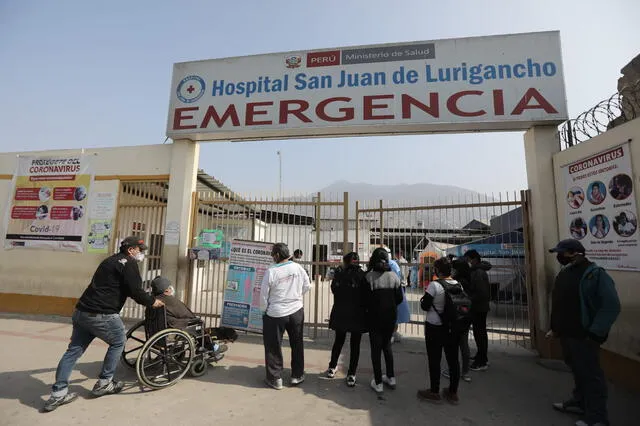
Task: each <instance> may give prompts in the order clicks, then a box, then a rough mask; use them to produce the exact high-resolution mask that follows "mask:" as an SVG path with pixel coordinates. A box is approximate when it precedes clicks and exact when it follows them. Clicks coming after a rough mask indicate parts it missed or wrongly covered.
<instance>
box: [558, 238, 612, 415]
mask: <svg viewBox="0 0 640 426" xmlns="http://www.w3.org/2000/svg"><path fill="white" fill-rule="evenodd" d="M549 252H551V253H556V258H557V260H558V263H560V264H561V265H562V266H563V269H562V270H561V271H560V272H559V273H558V275H557V276H556V279H555V283H554V286H553V291H552V296H551V299H552V303H551V327H550V330H549V332H548V333H547V338H552V337H558V338H560V343H561V345H562V351H563V354H564V360H565V363H566V364H567V365H568V366H569V367H570V368H571V372H572V373H573V380H574V385H575V387H574V389H573V395H572V397H571V398H569V399H568V400H566V401H564V402H558V403H555V404H553V408H555V409H556V410H558V411H562V412H566V413H573V414H580V415H582V416H583V419H581V420H579V421H578V422H576V426H605V425H608V424H609V418H608V413H607V382H606V379H605V377H604V373H603V371H602V368H601V367H600V358H599V356H600V346H601V345H602V344H603V343H604V342H605V341H606V340H607V338H608V336H609V332H610V330H611V327H612V326H613V324H614V322H615V321H616V319H617V317H618V315H619V314H620V300H619V298H618V293H617V291H616V287H615V283H614V281H613V280H612V279H611V276H609V274H608V273H607V271H606V270H605V269H604V268H602V267H600V266H598V265H596V264H595V263H593V262H591V261H590V260H589V259H587V258H586V256H585V249H584V246H583V245H582V244H581V243H580V241H577V240H573V239H567V240H562V241H560V242H559V243H558V244H557V245H556V246H555V247H554V248H552V249H551V250H549Z"/></svg>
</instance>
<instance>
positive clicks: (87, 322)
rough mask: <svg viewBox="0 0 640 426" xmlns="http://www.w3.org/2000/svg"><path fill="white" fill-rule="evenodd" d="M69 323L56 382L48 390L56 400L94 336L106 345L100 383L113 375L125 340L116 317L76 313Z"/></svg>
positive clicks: (65, 392) (122, 327)
mask: <svg viewBox="0 0 640 426" xmlns="http://www.w3.org/2000/svg"><path fill="white" fill-rule="evenodd" d="M72 321H73V332H72V334H71V342H70V343H69V347H68V348H67V351H66V352H65V353H64V355H63V356H62V359H61V360H60V362H59V363H58V368H57V370H56V382H55V384H54V385H53V387H52V388H51V389H52V392H51V394H52V395H53V396H56V397H59V396H64V395H66V394H67V391H68V389H67V388H68V387H69V377H70V376H71V372H72V371H73V368H74V367H75V365H76V362H78V359H80V357H81V356H82V354H84V351H85V350H86V349H87V347H89V344H91V342H92V341H93V339H94V338H96V337H97V338H98V339H100V340H103V341H104V342H105V343H107V344H108V345H109V349H108V350H107V354H106V355H105V357H104V362H103V363H102V371H101V372H100V376H99V378H100V380H101V381H102V382H107V383H108V382H109V381H110V380H111V379H112V378H113V375H114V374H115V372H116V368H117V366H118V361H119V360H120V356H121V355H122V351H123V350H124V345H125V342H126V339H127V338H126V333H125V330H124V323H123V322H122V319H121V318H120V315H119V314H90V313H87V312H81V311H78V310H76V311H75V312H74V313H73V317H72Z"/></svg>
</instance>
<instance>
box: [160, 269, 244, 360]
mask: <svg viewBox="0 0 640 426" xmlns="http://www.w3.org/2000/svg"><path fill="white" fill-rule="evenodd" d="M151 291H152V293H153V295H154V296H155V297H156V298H157V299H158V300H161V301H162V302H163V303H164V309H165V312H166V320H167V326H168V327H169V328H177V329H180V330H185V331H189V332H191V329H193V328H194V327H197V326H200V327H201V326H202V325H203V321H202V319H200V318H198V317H197V316H196V315H195V314H194V313H193V312H192V311H191V309H189V308H188V307H187V305H185V304H184V303H182V301H180V300H179V299H178V298H177V297H175V290H174V288H173V286H172V285H171V282H170V281H169V280H168V279H167V278H165V277H163V276H157V277H156V278H154V279H153V281H151ZM192 334H195V333H192ZM237 338H238V335H237V333H236V332H235V330H233V329H229V328H226V327H220V328H207V329H205V330H204V345H205V347H206V348H207V349H209V350H211V351H212V358H213V361H216V362H217V361H220V360H221V359H222V358H223V357H224V355H223V353H224V352H226V351H227V349H228V346H227V345H225V344H223V343H217V342H215V341H214V339H215V340H224V341H227V342H229V341H230V342H233V341H235V340H236V339H237Z"/></svg>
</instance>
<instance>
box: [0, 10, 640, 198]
mask: <svg viewBox="0 0 640 426" xmlns="http://www.w3.org/2000/svg"><path fill="white" fill-rule="evenodd" d="M639 15H640V3H638V1H637V0H610V1H602V0H582V1H577V0H570V1H557V0H536V1H532V2H521V1H514V0H485V1H481V0H457V1H450V2H444V1H442V2H434V1H425V0H422V1H408V0H403V1H401V2H400V1H398V2H390V1H379V0H365V1H355V0H350V1H345V0H323V1H295V0H291V1H275V0H271V1H268V2H267V1H259V0H253V1H249V0H247V1H242V2H241V1H238V2H217V1H188V0H181V1H180V2H174V1H159V0H155V1H148V0H138V1H126V2H125V1H120V0H111V1H109V2H97V1H86V0H67V1H56V2H53V1H45V0H41V1H32V0H0V77H1V78H0V95H1V96H0V129H2V132H3V135H2V138H0V151H2V152H14V151H34V150H47V149H79V148H96V147H115V146H131V145H148V144H160V143H163V142H165V138H166V137H165V131H166V120H167V111H168V101H169V93H170V89H171V88H170V86H171V71H172V65H173V63H175V62H184V61H192V60H202V59H215V58H225V57H232V56H244V55H254V54H262V53H273V52H286V51H292V50H312V49H322V48H330V47H341V46H353V45H366V44H376V43H392V42H410V41H418V40H437V39H442V38H458V37H471V36H482V35H493V34H507V33H521V32H529V31H547V30H560V32H561V39H562V51H563V66H564V75H565V84H566V91H567V99H568V108H569V115H570V116H571V117H575V116H577V115H578V114H580V113H581V112H583V111H584V110H587V109H589V108H590V107H592V106H593V105H595V104H596V103H597V102H599V101H600V100H603V99H605V98H608V97H609V96H610V95H611V94H613V93H614V92H615V91H616V84H617V79H618V78H619V77H620V69H621V68H622V67H623V66H624V65H625V64H627V63H628V62H629V61H630V60H631V59H632V58H633V57H634V56H635V55H637V54H638V53H640V41H639V40H640V27H639V26H638V25H637V16H639ZM170 142H171V141H168V142H167V143H170ZM277 151H281V153H282V176H283V192H284V194H285V195H290V194H293V193H309V192H313V191H317V190H319V189H321V188H322V187H324V186H327V185H329V184H331V183H333V182H335V181H337V180H347V181H351V182H368V183H373V184H390V185H391V184H414V183H423V182H426V183H433V184H447V185H454V186H459V187H463V188H468V189H472V190H476V191H479V192H482V193H497V192H504V191H514V190H520V189H525V188H526V186H527V179H526V171H525V160H524V146H523V132H511V133H477V134H448V135H421V136H394V137H390V136H385V137H360V138H341V139H314V140H287V141H267V142H241V143H230V142H206V143H202V145H201V151H200V152H201V154H200V168H202V169H204V170H205V171H206V172H207V173H209V174H210V175H212V176H214V177H215V178H217V179H219V180H221V181H222V182H223V183H224V184H226V185H227V186H228V187H230V188H231V189H232V190H234V191H236V192H239V193H243V194H247V193H250V194H254V195H259V194H277V193H278V187H279V163H278V155H277ZM132 172H133V171H132Z"/></svg>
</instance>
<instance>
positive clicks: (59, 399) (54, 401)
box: [42, 392, 78, 413]
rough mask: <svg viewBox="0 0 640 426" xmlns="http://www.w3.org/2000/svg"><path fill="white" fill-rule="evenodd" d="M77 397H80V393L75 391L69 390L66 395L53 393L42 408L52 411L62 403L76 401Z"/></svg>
mask: <svg viewBox="0 0 640 426" xmlns="http://www.w3.org/2000/svg"><path fill="white" fill-rule="evenodd" d="M76 398H78V394H77V393H75V392H68V393H67V394H66V395H64V396H53V395H52V396H51V397H50V398H49V399H48V400H47V402H45V403H44V407H43V408H42V409H43V410H44V411H46V412H47V413H48V412H50V411H53V410H55V409H56V408H58V407H59V406H61V405H64V404H69V403H70V402H73V401H75V400H76Z"/></svg>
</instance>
